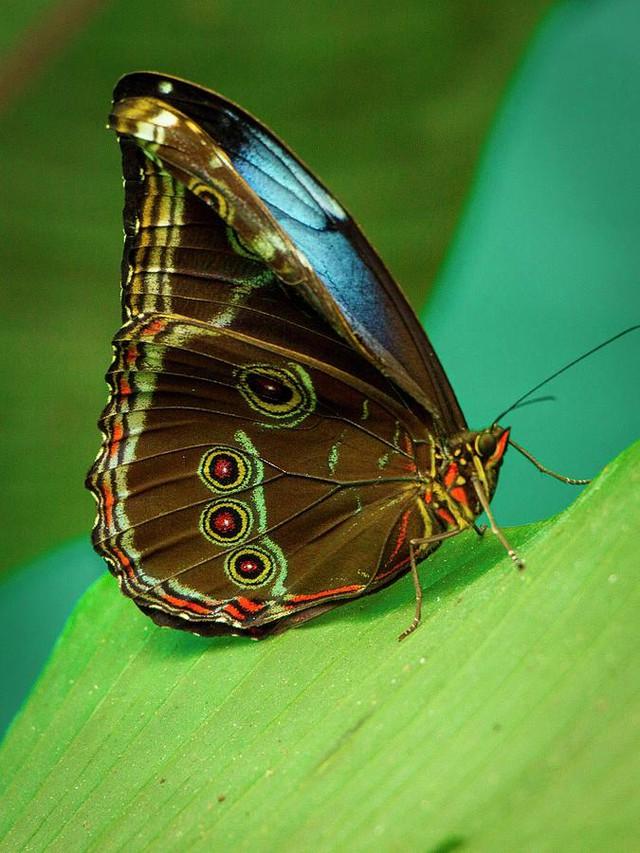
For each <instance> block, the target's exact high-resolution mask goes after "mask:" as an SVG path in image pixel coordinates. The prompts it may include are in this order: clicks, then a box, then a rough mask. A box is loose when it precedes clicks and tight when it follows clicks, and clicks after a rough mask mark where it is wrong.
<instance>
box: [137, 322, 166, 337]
mask: <svg viewBox="0 0 640 853" xmlns="http://www.w3.org/2000/svg"><path fill="white" fill-rule="evenodd" d="M166 325H167V321H166V320H159V319H158V320H152V321H151V323H149V324H148V325H147V326H145V327H144V329H142V331H141V332H140V334H141V335H157V334H158V333H159V332H162V331H164V329H165V328H166Z"/></svg>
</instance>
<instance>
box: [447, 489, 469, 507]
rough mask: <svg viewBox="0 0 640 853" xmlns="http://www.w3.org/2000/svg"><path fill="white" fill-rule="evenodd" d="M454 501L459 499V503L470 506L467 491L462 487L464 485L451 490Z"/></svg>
mask: <svg viewBox="0 0 640 853" xmlns="http://www.w3.org/2000/svg"><path fill="white" fill-rule="evenodd" d="M449 494H450V495H451V497H452V498H453V499H454V501H458V503H459V504H462V505H463V506H468V505H469V501H468V500H467V493H466V492H465V490H464V489H463V488H462V486H455V488H453V489H451V491H450V492H449Z"/></svg>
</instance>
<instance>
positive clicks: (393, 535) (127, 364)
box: [89, 315, 420, 633]
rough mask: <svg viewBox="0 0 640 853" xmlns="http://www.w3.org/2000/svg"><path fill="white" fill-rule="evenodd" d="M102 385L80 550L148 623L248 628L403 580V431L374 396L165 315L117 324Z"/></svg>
mask: <svg viewBox="0 0 640 853" xmlns="http://www.w3.org/2000/svg"><path fill="white" fill-rule="evenodd" d="M108 379H109V383H110V386H111V389H112V398H111V402H110V404H109V406H108V407H107V409H106V410H105V412H104V414H103V418H102V421H101V426H102V429H103V431H104V434H105V442H104V445H103V449H102V452H101V455H100V456H99V458H98V459H97V460H96V465H95V466H94V469H93V471H92V473H91V475H90V480H89V484H90V487H91V488H92V490H93V491H94V493H95V494H96V496H97V497H98V501H99V506H100V512H99V522H98V525H97V527H96V529H95V531H94V544H95V546H96V548H97V549H98V551H99V552H100V553H102V554H103V556H105V558H106V559H107V560H108V562H109V564H110V565H111V567H112V568H113V570H114V571H115V573H116V574H117V576H118V577H119V579H120V581H121V585H122V587H123V589H124V591H125V592H127V593H128V594H129V595H131V596H132V597H133V598H134V599H135V600H136V602H137V603H138V604H139V605H140V606H141V607H142V608H143V609H146V610H148V611H149V612H150V613H151V614H152V615H153V614H156V615H158V616H159V619H160V621H163V620H164V621H166V620H167V619H168V618H173V619H174V620H176V621H175V624H178V625H179V626H180V627H190V628H191V629H193V630H198V631H200V632H203V633H218V632H221V631H222V630H224V629H225V628H226V629H234V628H240V627H248V626H251V627H253V628H256V629H259V628H260V626H267V627H268V626H270V625H272V623H274V622H275V621H277V620H282V619H286V618H287V617H288V616H289V615H295V614H296V613H299V612H300V611H304V610H307V609H308V608H312V607H314V606H316V605H317V604H322V603H326V602H327V601H328V600H336V599H341V598H348V597H351V596H354V595H358V594H362V592H363V591H364V590H366V588H367V586H368V585H369V584H370V583H371V582H372V580H373V579H374V577H375V576H376V572H377V571H378V570H379V568H380V566H383V567H386V569H387V570H388V572H389V573H390V574H392V573H393V574H398V573H399V572H400V571H404V570H406V545H407V539H408V535H409V530H408V527H407V517H408V515H410V516H412V518H414V526H415V524H416V523H417V524H418V527H419V525H420V513H419V512H418V510H417V504H418V502H417V500H416V498H417V489H418V484H417V482H416V480H415V478H413V477H412V476H411V475H412V473H413V471H414V469H415V462H414V457H413V446H412V441H411V437H410V430H411V429H412V428H414V426H415V425H414V424H412V423H410V420H411V419H410V417H409V416H407V414H406V413H403V412H402V411H401V409H400V407H399V406H398V407H396V406H395V404H394V403H393V401H391V400H389V399H388V398H386V397H385V396H384V395H382V394H381V393H380V392H379V391H377V390H376V389H375V388H372V387H371V386H367V385H366V384H365V383H363V382H361V381H360V380H357V379H355V378H354V377H352V376H349V375H348V374H344V373H342V372H341V371H340V370H339V369H337V368H335V367H333V366H331V365H327V364H325V363H319V362H316V361H315V360H314V359H313V358H311V357H309V356H306V355H304V354H302V353H295V352H293V351H288V352H287V353H286V354H281V353H277V352H275V351H274V348H273V345H271V344H269V345H267V344H265V342H264V341H250V340H248V339H247V338H246V336H242V337H238V334H237V333H235V332H233V331H232V330H229V329H215V328H212V327H209V326H207V325H206V324H203V323H196V322H195V321H193V320H187V319H185V318H177V317H175V316H173V315H139V316H138V317H137V318H136V319H135V320H132V321H130V322H129V323H128V324H127V325H125V326H124V327H123V329H122V330H121V332H120V333H119V334H118V336H117V338H116V341H115V358H114V362H113V365H112V368H111V370H110V373H109V374H108ZM407 421H409V423H407ZM402 558H404V562H403V559H402ZM238 597H239V598H240V599H242V600H243V601H244V607H245V609H246V607H249V608H250V607H251V606H253V608H254V610H253V611H251V612H250V613H245V611H244V610H243V611H242V613H243V615H242V617H239V616H238V613H239V612H240V611H239V610H238V606H237V603H236V604H233V605H232V610H233V611H234V612H231V611H229V609H228V607H229V604H230V602H233V601H235V600H236V599H237V598H238ZM225 608H226V609H225ZM158 611H161V612H162V613H163V614H164V616H161V615H159V612H158ZM234 613H235V615H234ZM172 624H173V623H172Z"/></svg>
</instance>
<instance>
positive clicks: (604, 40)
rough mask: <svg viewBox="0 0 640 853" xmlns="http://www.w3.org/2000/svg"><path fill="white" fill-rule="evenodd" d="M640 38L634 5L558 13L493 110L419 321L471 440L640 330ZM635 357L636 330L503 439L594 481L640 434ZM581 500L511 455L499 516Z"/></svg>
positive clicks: (541, 511) (625, 0) (513, 519)
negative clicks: (532, 391)
mask: <svg viewBox="0 0 640 853" xmlns="http://www.w3.org/2000/svg"><path fill="white" fill-rule="evenodd" d="M639 32H640V6H639V4H638V3H636V2H633V0H610V2H604V0H601V2H592V3H583V2H574V3H566V4H561V5H560V6H559V7H558V8H557V9H556V10H555V12H554V13H553V14H552V15H551V16H550V17H549V19H548V20H547V22H546V23H545V25H544V26H543V27H542V29H541V31H540V32H539V34H538V37H537V38H536V40H535V41H534V43H533V44H532V45H531V47H530V50H529V51H528V54H527V56H526V58H525V60H524V62H523V64H522V66H521V68H520V71H519V73H518V75H517V76H516V79H515V80H514V82H513V85H512V87H511V90H510V91H509V93H508V95H507V97H506V99H505V102H504V105H503V107H502V109H501V110H500V113H499V116H498V120H497V122H496V125H495V127H494V129H493V132H492V134H491V135H490V137H489V140H488V143H487V145H486V148H485V151H484V154H483V157H482V158H481V163H480V166H479V169H478V172H477V175H476V179H475V184H474V187H473V190H472V192H471V194H470V197H469V201H468V204H467V208H466V211H465V213H464V215H463V217H462V221H461V223H460V226H459V228H458V231H457V235H456V238H455V240H454V243H453V245H452V248H451V251H450V253H449V256H448V259H447V261H446V263H445V265H444V267H443V269H442V270H441V271H440V274H439V276H438V279H437V283H436V288H435V292H434V294H433V296H432V298H431V300H430V302H429V305H428V308H427V310H426V311H425V313H424V322H425V327H426V328H427V329H428V330H429V333H430V335H431V337H432V340H433V342H434V345H435V347H436V350H437V352H438V353H439V354H440V357H441V359H442V361H443V362H444V364H445V365H446V369H447V371H448V373H449V376H450V377H451V379H452V382H453V386H454V388H456V391H457V393H458V395H459V398H460V400H461V402H462V406H463V409H464V411H465V412H466V414H467V418H468V421H469V423H471V424H474V425H476V426H478V427H479V426H483V425H485V424H488V423H491V421H492V420H493V418H494V417H496V416H497V415H498V414H499V413H500V412H502V411H504V409H506V408H507V407H508V406H509V405H510V404H511V403H513V402H515V400H517V399H518V398H519V397H520V396H521V395H522V394H524V393H525V392H526V391H527V390H529V388H531V387H533V386H534V385H536V384H537V383H538V382H539V381H541V380H543V379H544V378H545V377H547V376H549V375H550V374H552V373H554V372H555V371H556V370H557V369H559V368H560V367H562V366H563V365H564V364H566V363H568V362H569V361H571V360H572V359H573V358H574V357H576V356H579V355H580V354H581V353H584V352H586V351H587V350H589V349H591V348H592V347H594V346H595V345H596V344H598V343H599V342H600V341H602V340H604V339H605V338H608V337H609V336H612V335H614V334H616V333H617V332H619V331H621V330H622V329H624V328H626V327H627V326H630V325H632V324H634V323H640V231H639V225H640V154H639V151H640V148H639V142H640V51H639V50H638V33H639ZM639 356H640V331H637V332H634V333H631V334H630V335H628V336H627V337H626V338H623V339H622V340H620V341H617V342H616V343H614V344H612V345H611V347H609V348H608V349H606V350H604V351H602V352H600V353H597V354H595V355H594V356H593V357H591V358H590V359H588V360H586V361H585V362H583V363H582V364H580V365H578V366H576V367H575V368H573V369H572V370H570V371H568V372H567V373H566V374H564V375H563V376H562V377H559V378H558V379H557V380H555V381H554V382H552V383H551V384H549V385H548V386H547V387H546V388H545V389H544V390H541V391H540V392H539V393H540V394H553V395H555V396H556V397H557V400H556V402H553V403H541V404H539V405H532V406H530V407H525V408H523V409H520V410H517V411H514V412H512V413H510V414H509V415H507V417H506V419H505V425H511V427H512V429H513V432H512V434H513V437H514V439H515V440H516V441H517V442H518V443H519V444H521V445H523V446H524V447H526V448H527V449H528V450H529V451H531V452H532V453H533V454H534V455H535V456H537V457H538V458H539V459H540V460H541V461H543V462H544V463H545V464H546V465H547V466H548V467H551V468H553V469H555V470H556V471H560V472H562V473H565V474H568V475H569V476H573V477H591V476H593V475H594V474H595V473H596V472H597V471H599V470H600V469H601V468H602V466H603V465H605V464H606V462H608V461H609V460H610V459H611V458H613V457H614V456H615V455H616V454H618V453H619V452H620V451H622V450H623V449H624V448H625V447H627V446H628V445H629V444H630V443H631V442H632V441H633V440H634V439H635V438H637V437H638V434H639V433H640V393H638V389H639V387H640V376H639V372H640V357H639ZM576 491H577V490H576V489H575V488H574V487H569V486H566V485H563V484H562V483H559V482H557V481H556V480H553V479H551V478H550V477H544V476H542V475H541V474H539V473H538V472H537V471H536V470H535V468H534V467H533V466H532V465H531V464H530V463H529V462H527V461H526V460H525V459H523V457H521V456H520V455H519V454H518V453H516V452H515V451H513V450H512V451H510V453H509V455H508V457H507V460H506V462H505V465H504V466H503V469H502V474H501V481H500V488H499V489H498V492H497V493H496V497H495V498H494V502H493V509H494V511H495V515H496V518H497V519H498V520H499V522H501V523H502V524H523V523H524V522H526V521H535V520H537V519H540V518H544V517H546V516H549V515H551V514H553V513H555V512H558V511H559V510H560V509H562V508H563V507H564V506H566V505H567V504H568V503H569V502H570V501H572V500H573V499H574V498H575V495H576ZM638 521H639V522H640V520H638Z"/></svg>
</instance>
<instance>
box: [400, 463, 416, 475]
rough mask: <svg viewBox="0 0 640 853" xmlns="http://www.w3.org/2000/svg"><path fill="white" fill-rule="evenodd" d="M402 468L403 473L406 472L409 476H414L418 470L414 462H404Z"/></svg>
mask: <svg viewBox="0 0 640 853" xmlns="http://www.w3.org/2000/svg"><path fill="white" fill-rule="evenodd" d="M402 468H403V469H404V470H405V471H408V472H409V473H410V474H414V473H415V472H416V471H417V470H418V466H417V465H416V463H415V462H406V463H405V464H404V465H403V466H402Z"/></svg>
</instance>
